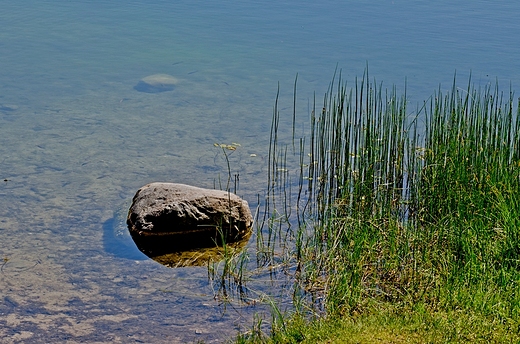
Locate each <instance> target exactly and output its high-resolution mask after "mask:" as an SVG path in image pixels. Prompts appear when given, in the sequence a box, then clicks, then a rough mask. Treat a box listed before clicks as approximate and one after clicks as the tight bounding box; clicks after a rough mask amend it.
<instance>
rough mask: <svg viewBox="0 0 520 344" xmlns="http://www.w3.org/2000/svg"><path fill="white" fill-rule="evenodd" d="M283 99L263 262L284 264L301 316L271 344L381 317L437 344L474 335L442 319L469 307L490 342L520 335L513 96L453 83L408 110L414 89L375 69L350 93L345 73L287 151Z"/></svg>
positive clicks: (261, 242)
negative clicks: (329, 325)
mask: <svg viewBox="0 0 520 344" xmlns="http://www.w3.org/2000/svg"><path fill="white" fill-rule="evenodd" d="M277 104H278V98H277V101H276V104H275V110H274V115H273V126H272V133H271V147H270V153H269V157H270V167H269V178H268V179H269V185H268V190H269V191H268V193H267V198H266V204H267V205H266V214H267V215H266V216H265V218H264V221H263V222H261V224H263V226H262V228H261V230H259V231H258V233H257V236H258V238H257V244H258V257H259V258H258V262H259V263H261V264H263V265H269V264H272V265H274V264H277V266H280V264H281V263H284V264H285V267H284V271H285V272H286V273H287V272H290V273H291V274H292V275H291V276H292V277H293V280H294V283H293V285H292V288H293V298H294V299H293V303H294V305H295V309H293V310H292V311H291V312H290V314H291V316H289V317H288V318H287V319H286V321H287V323H285V322H284V320H280V321H279V322H278V323H274V324H273V336H272V338H273V339H274V340H275V341H281V342H284V341H287V342H291V341H301V340H304V339H305V338H311V337H312V335H311V334H310V333H311V331H309V328H310V327H309V326H310V325H309V323H308V322H307V321H309V319H310V320H313V319H314V321H315V322H314V324H316V322H318V323H320V322H321V321H322V320H320V319H324V318H325V319H336V320H334V321H337V319H338V317H339V318H340V319H352V321H357V320H356V319H369V318H370V319H373V317H374V316H376V317H377V314H380V315H381V316H382V317H384V318H385V319H386V320H388V319H389V317H390V318H392V317H393V318H392V319H404V318H406V319H408V320H409V319H417V320H416V321H417V322H418V323H422V324H426V325H425V326H426V327H428V326H429V329H430V332H431V333H435V334H434V335H432V336H433V337H424V338H430V339H431V340H434V341H437V340H443V341H445V340H455V341H464V340H470V339H471V338H469V337H464V336H465V335H463V333H466V332H467V331H466V332H465V331H463V329H464V326H470V325H469V324H470V323H471V322H467V323H462V324H460V326H462V330H461V331H459V332H458V333H459V335H460V336H459V337H457V336H458V335H457V334H453V332H449V333H450V334H449V336H451V337H449V338H448V337H446V336H448V335H446V336H444V335H443V334H442V333H444V332H445V331H443V330H442V329H441V328H440V327H442V326H446V322H444V325H442V324H443V322H442V321H440V320H439V319H437V318H436V316H437V315H439V314H441V315H440V317H441V318H442V319H445V318H448V319H452V318H450V317H454V318H453V319H452V320H453V321H451V322H450V321H448V323H456V320H457V319H456V318H457V317H459V318H460V317H461V315H460V312H462V313H463V314H465V316H468V317H469V318H468V319H470V318H471V319H480V320H479V321H481V322H480V323H477V324H476V325H475V324H473V325H471V326H473V327H472V329H473V328H474V329H475V331H482V333H479V336H481V337H479V338H480V339H482V340H497V338H496V337H495V336H496V334H497V333H500V336H502V337H500V338H502V339H504V338H506V339H508V340H513V339H518V338H519V328H520V323H519V321H518V320H517V319H520V293H518V290H520V289H519V288H520V202H519V195H520V113H519V110H518V108H519V107H518V104H517V103H516V104H515V99H514V94H513V92H512V91H510V92H509V93H508V94H506V95H504V94H503V93H502V92H500V91H499V88H498V86H486V87H484V88H483V89H475V88H473V87H472V86H471V81H470V82H468V86H467V88H465V89H460V88H458V87H457V86H456V81H455V80H454V82H453V87H452V89H451V91H449V92H446V93H445V94H444V93H443V92H441V90H440V88H439V90H438V91H437V92H435V93H434V95H433V96H432V97H430V98H429V99H428V100H427V101H425V102H424V103H423V104H420V105H419V106H417V108H416V109H414V110H413V111H411V110H410V109H409V108H408V106H409V104H408V102H407V98H406V93H404V94H403V95H398V94H397V91H396V88H395V87H394V88H392V89H391V90H386V89H383V88H382V85H381V84H376V83H375V82H371V81H370V79H369V77H368V73H365V74H364V75H363V77H362V78H360V79H356V80H355V82H354V84H353V85H352V87H349V85H348V84H347V83H346V82H344V81H343V80H342V79H341V76H340V75H339V76H337V77H336V76H335V77H334V79H333V81H332V82H331V86H330V87H329V90H328V92H327V93H326V95H325V96H324V98H323V106H320V107H317V106H316V100H315V101H314V106H313V110H312V112H311V116H310V130H309V132H308V135H307V136H306V137H305V138H301V139H300V140H299V142H297V144H295V140H297V139H295V138H294V130H293V137H292V142H285V144H281V142H280V139H279V133H278V125H279V121H280V114H279V111H278V107H277ZM515 108H516V110H515ZM293 122H294V114H293ZM293 126H294V124H293ZM289 141H290V139H289ZM291 146H292V147H293V149H291ZM294 147H296V149H294ZM291 151H293V152H295V153H294V156H295V158H294V159H292V160H294V161H296V163H297V167H295V168H291V167H288V165H289V163H290V161H291V157H290V156H291V153H290V152H291ZM288 156H289V157H288ZM291 173H292V174H291ZM277 243H278V244H277ZM277 245H278V247H279V249H276V248H275V247H276V246H277ZM280 252H282V254H281V255H278V257H280V256H283V257H284V259H280V258H278V259H277V258H276V257H277V253H280ZM459 311H460V312H459ZM389 314H390V315H389ZM298 319H300V320H298ZM301 319H306V320H305V323H306V324H307V325H305V326H302V322H301ZM435 319H437V320H435ZM396 321H397V320H396ZM280 322H281V323H280ZM380 322H381V321H380ZM484 322H487V324H493V326H491V325H489V326H485V325H484ZM381 323H384V322H381ZM287 324H293V326H289V325H287ZM306 326H307V327H306ZM313 326H314V325H313ZM436 326H437V327H436ZM313 328H315V327H313ZM436 329H437V330H438V331H437V332H435V331H436ZM313 331H314V330H313ZM423 331H426V332H427V331H428V330H427V329H426V330H425V329H423ZM469 332H471V331H469ZM414 333H415V332H414ZM446 333H447V332H446ZM437 335H438V336H437ZM439 336H440V337H439ZM443 336H444V337H443ZM298 338H299V339H298ZM241 340H244V337H242V339H241Z"/></svg>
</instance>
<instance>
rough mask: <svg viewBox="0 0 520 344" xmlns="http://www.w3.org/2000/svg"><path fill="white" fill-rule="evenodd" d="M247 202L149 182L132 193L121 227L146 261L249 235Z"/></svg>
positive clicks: (209, 191) (222, 193)
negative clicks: (125, 217) (123, 226)
mask: <svg viewBox="0 0 520 344" xmlns="http://www.w3.org/2000/svg"><path fill="white" fill-rule="evenodd" d="M252 222H253V217H252V215H251V211H250V209H249V205H248V203H247V202H246V201H245V200H243V199H241V198H240V197H238V196H237V195H235V194H233V193H230V192H226V191H221V190H212V189H203V188H198V187H194V186H189V185H184V184H175V183H151V184H148V185H145V186H143V187H142V188H140V189H139V190H138V191H137V193H136V194H135V196H134V198H133V201H132V205H131V207H130V210H129V211H128V217H127V225H128V229H129V231H130V234H131V236H132V239H133V240H134V242H135V243H136V245H137V247H138V248H139V249H140V250H141V251H142V252H143V253H145V254H146V255H148V256H149V257H158V256H161V255H166V254H169V253H173V252H181V251H188V250H192V249H194V248H204V247H216V246H217V245H220V244H222V241H223V240H225V242H226V243H233V242H239V241H241V240H244V238H248V237H249V235H250V234H251V226H252Z"/></svg>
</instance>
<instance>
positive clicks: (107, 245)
mask: <svg viewBox="0 0 520 344" xmlns="http://www.w3.org/2000/svg"><path fill="white" fill-rule="evenodd" d="M103 247H104V249H105V252H107V253H110V254H113V255H114V256H116V257H119V258H124V259H132V260H147V259H149V258H148V257H147V256H146V255H145V254H144V253H142V252H141V251H139V249H138V248H137V246H136V245H135V243H134V241H133V240H132V237H131V236H130V233H129V232H128V229H127V228H126V223H125V222H122V221H121V218H120V215H119V214H114V217H112V218H110V219H108V220H106V221H105V222H104V223H103Z"/></svg>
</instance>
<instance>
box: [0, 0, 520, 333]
mask: <svg viewBox="0 0 520 344" xmlns="http://www.w3.org/2000/svg"><path fill="white" fill-rule="evenodd" d="M519 15H520V4H519V3H516V2H508V3H500V4H498V3H490V2H486V1H473V2H471V3H464V4H463V3H456V2H455V3H454V2H449V1H440V2H435V3H430V2H420V3H410V2H404V1H379V2H371V3H349V2H337V1H331V0H327V1H320V2H307V1H306V2H295V1H285V2H275V1H267V2H261V3H260V2H250V1H245V2H243V1H242V2H239V1H217V2H212V3H209V4H208V3H206V2H201V1H176V2H171V1H130V2H128V1H119V0H117V1H110V2H104V1H97V0H95V1H88V2H79V3H77V2H68V1H57V0H53V1H45V2H41V1H33V0H22V1H16V2H11V3H5V4H2V10H1V11H0V27H2V30H0V52H1V53H0V267H1V269H0V338H2V340H3V341H4V342H6V343H17V342H27V343H47V342H69V343H80V342H82V343H96V342H98V343H105V342H113V343H134V342H136V343H140V342H153V343H175V342H178V343H186V342H196V341H198V340H203V341H205V342H207V343H212V342H215V343H220V342H222V341H223V340H224V339H226V338H231V337H233V336H234V335H235V334H236V333H237V331H239V330H247V329H248V328H249V327H250V326H251V325H252V324H253V315H254V314H255V313H258V314H259V315H260V317H261V318H263V319H266V321H268V320H269V319H270V315H269V308H268V307H267V306H265V307H264V306H262V303H261V302H250V303H249V304H244V303H241V302H239V300H236V299H233V300H231V301H229V302H224V301H223V300H222V299H219V297H215V296H216V294H218V293H217V291H218V290H215V289H218V286H216V285H215V284H214V281H212V280H210V279H208V269H207V267H185V268H177V269H171V268H168V267H165V266H163V265H161V264H159V263H157V262H155V261H153V260H151V259H149V258H147V257H146V256H144V255H143V254H142V253H141V252H140V251H139V250H138V249H137V248H136V247H135V245H134V244H133V242H132V241H131V238H130V237H129V235H128V233H127V232H126V227H125V225H124V216H125V212H126V211H127V210H128V207H129V205H130V201H131V198H132V197H133V195H134V194H135V192H136V191H137V189H139V188H140V187H141V186H143V185H145V184H147V183H150V182H154V181H166V182H176V183H186V184H190V185H194V186H198V187H207V188H215V187H216V188H220V187H221V186H222V184H225V181H226V179H227V176H228V172H230V173H231V174H232V175H235V174H239V175H240V185H239V188H238V191H237V194H238V195H239V196H241V197H243V198H244V199H246V200H247V201H248V202H249V203H250V206H251V208H252V211H253V212H254V210H255V208H256V205H257V203H258V199H260V201H262V199H263V197H264V195H265V192H266V190H265V185H266V175H267V167H266V162H267V152H268V143H269V131H270V126H271V117H272V113H273V106H274V100H275V97H276V93H277V89H278V85H279V86H280V99H279V110H280V113H281V115H282V120H281V122H280V127H279V136H280V137H279V140H280V144H284V143H289V142H290V139H291V135H292V128H291V126H292V101H293V99H292V97H293V94H292V92H293V83H294V80H295V76H296V74H298V92H297V123H298V124H297V132H296V135H298V136H299V135H302V134H305V133H306V130H307V128H308V124H307V123H308V122H307V120H308V117H309V113H310V106H312V103H313V99H314V96H316V99H317V102H318V104H320V103H321V100H322V98H323V94H324V93H325V92H326V90H327V88H328V86H329V83H330V81H331V79H332V75H333V74H334V70H335V68H336V66H337V67H338V69H341V73H342V77H343V79H344V80H347V81H348V82H349V83H350V84H351V85H353V84H354V79H355V77H356V76H361V75H362V74H363V71H364V70H365V68H366V66H367V65H368V69H369V74H370V76H371V78H375V79H376V81H377V82H383V87H391V86H392V85H394V84H395V85H396V87H397V88H398V91H404V85H405V84H406V90H407V95H408V99H409V110H410V115H411V116H413V112H414V111H415V109H416V107H417V104H422V102H423V101H424V100H425V99H427V98H428V97H430V96H431V95H432V94H433V92H434V91H435V90H437V89H439V87H440V89H441V90H448V89H451V86H452V82H453V76H454V73H455V72H456V73H457V79H458V80H459V82H460V87H461V88H466V85H467V82H468V77H469V75H470V74H471V79H472V82H473V83H474V84H475V85H476V86H477V87H485V86H487V85H490V84H494V83H495V81H496V80H498V82H499V85H500V86H501V88H503V89H504V91H505V92H509V88H510V87H511V88H512V89H513V90H515V89H516V90H518V88H519V86H520V74H518V71H520V60H519V59H518V56H519V53H520V50H519V49H520V48H519V47H520V44H518V43H519V39H518V35H517V32H518V29H519V24H518V17H519ZM159 73H160V74H168V75H171V76H173V77H174V78H176V79H177V81H178V82H177V83H176V84H175V87H172V89H171V90H170V89H168V90H165V91H164V92H156V93H148V92H139V91H138V90H136V89H135V86H136V85H138V83H139V80H141V79H142V78H144V77H146V76H149V75H153V74H159ZM439 85H440V86H439ZM318 106H321V105H318ZM215 143H218V144H232V143H238V144H239V146H237V149H236V150H235V151H233V152H229V154H228V158H229V163H230V169H231V170H230V171H228V166H227V161H226V159H225V156H224V154H223V152H222V150H221V149H219V148H217V147H215V145H214V144H215ZM291 173H292V172H291ZM254 247H255V237H254V235H253V238H252V239H251V240H250V243H249V246H248V249H249V250H250V251H251V254H252V257H253V256H254ZM251 265H253V266H254V258H251ZM248 283H249V284H250V286H251V290H252V291H254V293H253V294H252V295H251V298H253V299H258V300H260V299H262V297H263V296H264V295H273V296H276V297H280V298H281V299H284V298H283V296H284V291H283V290H282V289H281V286H280V284H279V283H276V282H271V281H270V280H269V276H268V275H263V274H256V275H253V277H252V279H251V281H249V282H248ZM287 306H290V305H287Z"/></svg>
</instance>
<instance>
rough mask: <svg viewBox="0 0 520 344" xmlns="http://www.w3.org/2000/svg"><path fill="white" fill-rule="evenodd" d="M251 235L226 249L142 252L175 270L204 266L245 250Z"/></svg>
mask: <svg viewBox="0 0 520 344" xmlns="http://www.w3.org/2000/svg"><path fill="white" fill-rule="evenodd" d="M250 237H251V234H249V235H248V236H246V237H244V238H242V240H240V241H238V242H234V243H229V244H227V245H226V248H224V247H222V246H216V245H215V246H214V247H203V248H197V249H188V250H185V251H182V250H177V251H175V252H169V253H162V254H158V255H154V254H153V253H151V254H149V253H147V252H144V253H145V254H146V255H147V256H148V257H150V258H152V259H153V260H155V261H156V262H158V263H161V264H162V265H165V266H168V267H171V268H176V267H183V266H204V265H207V264H208V263H209V262H211V261H214V262H217V261H220V260H222V259H223V258H224V255H225V254H228V255H234V254H237V253H239V252H240V251H242V250H243V249H245V247H246V245H247V243H248V241H249V238H250Z"/></svg>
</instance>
